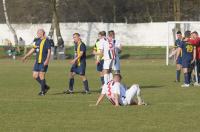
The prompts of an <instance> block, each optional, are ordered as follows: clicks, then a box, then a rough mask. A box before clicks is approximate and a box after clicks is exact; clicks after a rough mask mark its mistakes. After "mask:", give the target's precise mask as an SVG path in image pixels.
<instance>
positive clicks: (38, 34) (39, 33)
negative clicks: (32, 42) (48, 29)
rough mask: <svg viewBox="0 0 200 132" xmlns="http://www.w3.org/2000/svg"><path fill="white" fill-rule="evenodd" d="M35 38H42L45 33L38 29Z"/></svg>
mask: <svg viewBox="0 0 200 132" xmlns="http://www.w3.org/2000/svg"><path fill="white" fill-rule="evenodd" d="M37 36H38V38H43V37H44V36H45V31H44V29H42V28H41V29H38V31H37Z"/></svg>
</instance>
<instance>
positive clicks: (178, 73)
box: [176, 70, 181, 82]
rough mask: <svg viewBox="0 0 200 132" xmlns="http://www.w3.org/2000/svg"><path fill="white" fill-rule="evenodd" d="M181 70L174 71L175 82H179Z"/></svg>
mask: <svg viewBox="0 0 200 132" xmlns="http://www.w3.org/2000/svg"><path fill="white" fill-rule="evenodd" d="M180 75H181V70H176V81H178V82H180Z"/></svg>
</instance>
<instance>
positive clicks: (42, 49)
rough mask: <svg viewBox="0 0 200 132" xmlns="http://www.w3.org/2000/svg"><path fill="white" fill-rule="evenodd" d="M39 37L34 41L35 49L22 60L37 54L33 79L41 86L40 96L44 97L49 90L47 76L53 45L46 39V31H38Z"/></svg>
mask: <svg viewBox="0 0 200 132" xmlns="http://www.w3.org/2000/svg"><path fill="white" fill-rule="evenodd" d="M37 37H38V38H36V39H35V40H34V45H33V48H32V49H31V50H30V51H29V52H28V53H27V54H26V55H25V56H24V57H23V58H22V61H23V62H24V61H25V60H26V59H27V58H28V57H29V56H31V55H32V54H33V53H34V52H35V53H36V60H35V64H34V68H33V78H34V79H36V80H37V82H38V83H39V84H40V86H41V91H40V93H39V95H40V96H44V95H45V94H46V93H47V91H48V90H49V86H48V85H47V84H46V80H45V74H46V72H47V69H48V64H49V60H50V56H51V44H50V41H49V40H48V39H47V38H46V37H45V31H44V29H39V30H38V31H37Z"/></svg>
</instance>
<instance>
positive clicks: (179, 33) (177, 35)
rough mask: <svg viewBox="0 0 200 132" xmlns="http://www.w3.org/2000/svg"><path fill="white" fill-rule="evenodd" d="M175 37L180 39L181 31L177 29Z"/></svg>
mask: <svg viewBox="0 0 200 132" xmlns="http://www.w3.org/2000/svg"><path fill="white" fill-rule="evenodd" d="M176 37H177V38H178V39H182V33H181V31H178V32H177V33H176Z"/></svg>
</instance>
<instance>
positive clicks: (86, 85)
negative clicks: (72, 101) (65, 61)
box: [80, 75, 90, 94]
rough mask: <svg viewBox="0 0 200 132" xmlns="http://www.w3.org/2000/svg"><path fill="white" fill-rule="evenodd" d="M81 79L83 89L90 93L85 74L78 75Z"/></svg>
mask: <svg viewBox="0 0 200 132" xmlns="http://www.w3.org/2000/svg"><path fill="white" fill-rule="evenodd" d="M80 77H81V79H82V81H83V86H84V90H85V92H84V93H86V94H89V93H90V89H89V84H88V80H87V77H86V76H85V75H80Z"/></svg>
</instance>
